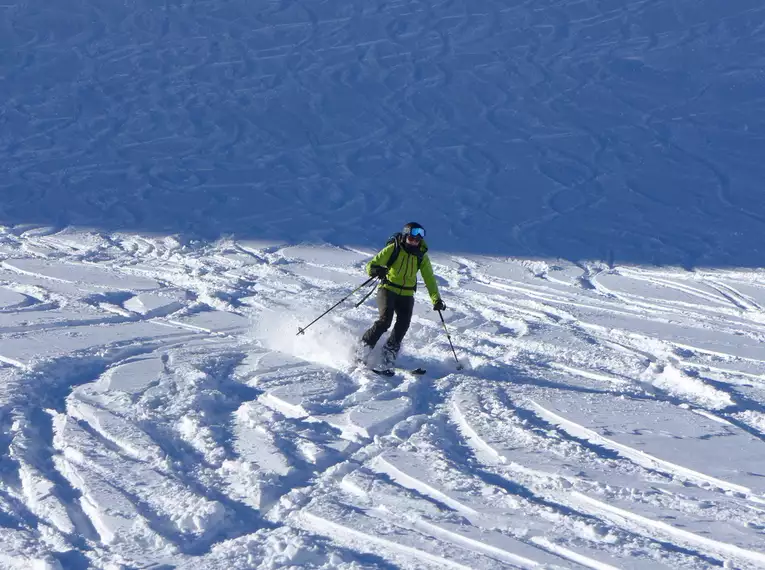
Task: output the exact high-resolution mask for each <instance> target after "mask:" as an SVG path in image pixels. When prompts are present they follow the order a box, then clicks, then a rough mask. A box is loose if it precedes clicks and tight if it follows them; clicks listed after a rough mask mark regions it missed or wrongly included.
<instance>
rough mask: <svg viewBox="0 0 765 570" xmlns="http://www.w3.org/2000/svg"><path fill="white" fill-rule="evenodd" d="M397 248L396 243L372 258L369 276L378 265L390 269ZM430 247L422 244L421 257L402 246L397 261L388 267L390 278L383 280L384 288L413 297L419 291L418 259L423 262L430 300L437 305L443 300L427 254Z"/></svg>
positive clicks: (423, 272)
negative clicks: (391, 258) (437, 302)
mask: <svg viewBox="0 0 765 570" xmlns="http://www.w3.org/2000/svg"><path fill="white" fill-rule="evenodd" d="M395 248H396V244H395V243H391V244H389V245H387V246H385V248H383V249H382V250H380V251H379V252H378V253H377V255H375V256H374V257H373V258H372V261H370V262H369V263H367V274H368V275H370V276H371V275H372V267H374V266H376V265H382V266H386V267H388V260H389V259H390V257H391V254H392V253H393V250H394V249H395ZM427 251H428V246H427V245H426V244H425V240H422V241H421V242H420V251H419V256H418V255H416V254H412V253H409V252H407V251H406V248H405V247H404V246H403V245H401V246H400V249H399V254H398V257H397V258H396V260H395V261H394V262H393V266H392V267H388V276H387V277H386V278H385V279H384V280H383V284H382V287H383V288H384V289H388V290H389V291H393V292H394V293H398V294H399V295H404V296H407V297H412V296H413V295H414V292H415V291H416V290H417V271H418V259H417V258H418V257H420V259H421V260H422V261H420V262H419V271H420V273H421V274H422V280H423V281H425V287H427V289H428V294H429V295H430V300H431V301H433V303H435V302H436V301H438V300H439V299H440V298H441V295H440V294H439V293H438V285H437V284H436V278H435V277H434V275H433V266H432V265H431V264H430V258H429V257H428V254H427Z"/></svg>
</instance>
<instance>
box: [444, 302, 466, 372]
mask: <svg viewBox="0 0 765 570" xmlns="http://www.w3.org/2000/svg"><path fill="white" fill-rule="evenodd" d="M438 316H439V317H441V324H442V325H444V332H445V333H446V338H447V339H449V346H451V347H452V354H453V355H454V361H455V362H456V363H457V370H462V368H463V366H462V364H460V361H459V360H458V359H457V353H456V352H455V350H454V345H453V344H452V336H451V335H450V334H449V331H448V330H447V328H446V321H445V320H444V315H443V313H442V312H441V311H438Z"/></svg>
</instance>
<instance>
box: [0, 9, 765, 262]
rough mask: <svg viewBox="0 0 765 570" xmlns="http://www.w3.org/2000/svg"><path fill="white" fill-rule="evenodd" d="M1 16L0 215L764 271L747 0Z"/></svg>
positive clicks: (755, 49)
mask: <svg viewBox="0 0 765 570" xmlns="http://www.w3.org/2000/svg"><path fill="white" fill-rule="evenodd" d="M590 4H592V5H590ZM2 10H3V12H2V13H3V15H4V17H3V18H0V99H2V101H3V106H2V109H1V110H0V162H1V163H2V172H3V175H2V176H1V177H0V224H2V225H5V226H22V225H27V224H31V225H43V226H51V227H53V228H61V227H65V226H68V225H77V226H84V227H88V228H93V229H96V230H98V231H103V232H107V233H111V232H116V231H131V232H142V233H161V234H167V233H170V234H183V235H186V236H189V237H198V238H204V239H215V238H217V237H219V236H221V235H227V236H234V237H237V238H241V239H258V240H266V241H286V242H292V243H294V242H305V241H307V242H328V243H334V244H345V245H349V244H352V245H357V246H365V247H370V248H376V247H378V246H379V245H380V244H381V243H382V241H381V240H384V239H385V238H386V237H387V236H388V235H389V234H390V233H391V232H392V231H395V230H396V229H398V228H400V226H401V225H402V224H403V223H405V222H407V221H410V220H416V221H419V222H420V223H422V224H423V225H424V226H425V227H426V228H427V229H428V230H429V238H430V239H429V241H430V242H431V244H432V246H433V247H434V248H435V249H437V250H440V251H452V252H463V253H471V254H490V255H501V256H523V257H554V258H557V257H560V258H565V259H569V260H572V261H581V260H600V261H604V262H607V263H634V264H654V265H664V264H672V265H681V266H685V267H688V268H692V267H697V266H706V267H709V266H715V267H729V266H741V267H762V266H763V265H765V261H764V259H763V258H764V257H765V249H764V248H763V246H762V245H761V244H762V239H761V236H762V235H763V232H764V231H765V193H764V192H763V191H762V189H761V182H762V180H763V179H765V161H763V159H762V157H763V156H765V86H763V82H762V71H763V68H764V67H765V34H764V33H763V30H765V8H764V7H763V6H762V4H761V2H759V1H755V0H737V1H736V2H720V1H718V0H678V1H676V2H672V3H656V2H649V1H646V0H637V1H636V0H631V1H628V0H613V1H610V2H599V3H581V2H570V3H567V2H560V1H558V0H556V1H553V0H542V1H540V2H534V3H523V2H507V1H506V0H503V1H500V0H462V1H456V2H448V3H440V2H430V1H428V2H415V3H412V4H411V6H408V7H404V6H401V5H399V4H397V3H380V4H374V3H369V2H362V1H361V0H353V1H351V2H324V3H316V5H313V3H308V4H305V5H304V4H301V3H295V2H283V3H273V2H254V3H253V2H247V1H245V0H231V1H229V2H203V1H199V2H197V1H192V2H181V1H179V0H170V1H168V2H165V3H163V4H162V5H157V4H156V3H152V2H148V0H137V1H136V2H131V3H129V4H124V3H123V4H120V3H103V2H98V1H97V0H62V1H61V2H56V3H55V5H53V4H51V3H49V2H43V1H42V0H31V1H30V2H26V3H23V4H18V5H10V6H7V7H4V8H3V9H2Z"/></svg>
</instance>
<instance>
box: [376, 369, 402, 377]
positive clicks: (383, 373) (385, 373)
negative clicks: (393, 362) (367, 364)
mask: <svg viewBox="0 0 765 570" xmlns="http://www.w3.org/2000/svg"><path fill="white" fill-rule="evenodd" d="M370 370H371V371H372V372H374V373H375V374H379V375H380V376H393V375H394V374H395V373H396V371H395V370H390V369H382V368H370Z"/></svg>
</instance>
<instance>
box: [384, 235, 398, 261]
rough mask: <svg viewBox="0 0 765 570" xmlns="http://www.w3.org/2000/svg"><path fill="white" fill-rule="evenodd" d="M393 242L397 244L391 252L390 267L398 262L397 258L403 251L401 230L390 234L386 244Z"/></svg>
mask: <svg viewBox="0 0 765 570" xmlns="http://www.w3.org/2000/svg"><path fill="white" fill-rule="evenodd" d="M392 243H393V244H396V246H395V247H394V248H393V252H391V254H390V258H389V259H388V267H393V264H394V263H396V260H397V259H398V254H399V253H401V232H396V233H395V234H393V235H392V236H390V237H389V238H388V241H387V242H386V243H385V245H386V246H387V245H390V244H392Z"/></svg>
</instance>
